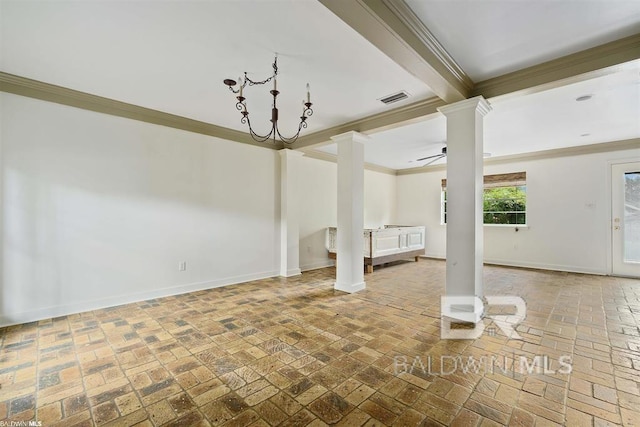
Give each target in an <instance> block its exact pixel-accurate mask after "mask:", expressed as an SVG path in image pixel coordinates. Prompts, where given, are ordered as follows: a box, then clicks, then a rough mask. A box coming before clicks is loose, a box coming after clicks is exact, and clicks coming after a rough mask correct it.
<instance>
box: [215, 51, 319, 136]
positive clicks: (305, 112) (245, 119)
mask: <svg viewBox="0 0 640 427" xmlns="http://www.w3.org/2000/svg"><path fill="white" fill-rule="evenodd" d="M277 76H278V55H277V54H276V56H275V59H274V60H273V75H272V76H271V77H269V78H268V79H265V80H262V81H253V80H251V79H250V78H249V76H247V72H246V71H245V72H244V79H242V78H241V77H238V81H237V82H236V81H235V80H233V79H225V80H224V84H226V85H227V86H229V90H230V91H231V92H233V93H236V94H238V96H236V99H237V100H238V102H237V103H236V109H237V110H238V111H240V114H242V118H241V119H240V122H241V123H242V124H246V125H248V126H249V133H250V134H251V137H252V138H253V139H254V140H255V141H257V142H265V141H267V140H268V139H271V138H273V142H274V143H275V142H276V138H278V139H280V141H282V142H283V143H285V144H293V143H294V142H296V140H297V139H298V136H300V131H301V130H302V129H306V128H307V118H308V117H311V115H312V114H313V110H312V109H311V105H313V104H311V92H310V90H309V83H307V100H306V102H305V101H304V100H303V101H302V115H301V116H300V124H299V125H298V132H296V134H295V135H293V136H292V137H285V136H282V134H281V133H280V129H279V128H278V105H277V98H278V94H279V93H280V92H278V82H277V78H276V77H277ZM272 80H273V89H272V90H270V91H269V93H271V95H272V96H273V104H272V107H271V120H270V121H271V131H270V132H269V133H268V134H266V135H260V134H258V133H256V132H255V131H254V130H253V128H252V127H251V120H250V119H249V111H248V110H247V98H245V97H244V88H245V87H246V86H247V85H249V86H256V85H263V84H266V83H269V82H270V81H272ZM235 86H237V87H238V88H237V89H235Z"/></svg>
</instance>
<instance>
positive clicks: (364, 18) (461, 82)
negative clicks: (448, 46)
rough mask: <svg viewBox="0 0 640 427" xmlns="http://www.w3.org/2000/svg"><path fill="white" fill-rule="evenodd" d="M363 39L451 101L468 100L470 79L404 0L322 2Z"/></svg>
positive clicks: (440, 95)
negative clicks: (466, 77)
mask: <svg viewBox="0 0 640 427" xmlns="http://www.w3.org/2000/svg"><path fill="white" fill-rule="evenodd" d="M319 1H320V2H321V3H322V4H323V5H324V6H325V7H327V9H329V10H330V11H331V12H333V13H334V14H335V15H336V16H337V17H338V18H340V19H341V20H342V21H344V22H345V23H346V24H347V25H349V26H350V27H351V28H353V29H354V30H355V31H357V32H358V33H359V34H360V35H361V36H362V37H364V38H365V39H366V40H367V41H369V42H370V43H371V44H372V45H374V46H375V47H377V48H378V49H379V50H380V51H381V52H382V53H384V54H385V55H387V56H388V57H389V58H390V59H391V60H392V61H394V62H395V63H397V64H398V65H400V66H401V67H402V68H404V69H405V70H406V71H407V72H409V73H410V74H412V75H413V76H415V77H416V78H417V79H419V80H421V81H422V82H424V83H425V84H426V85H427V86H429V88H430V89H431V90H432V91H433V93H434V94H435V95H436V96H438V97H440V98H442V99H444V100H445V101H447V102H456V101H460V100H462V99H465V98H467V97H468V95H469V92H470V85H469V83H470V80H468V79H465V78H464V77H463V76H464V73H462V70H461V69H460V67H459V66H457V65H455V62H454V61H453V59H451V57H450V56H449V55H448V54H447V53H446V51H445V50H444V49H443V48H442V46H440V44H439V43H438V42H437V41H436V40H435V37H433V35H432V34H431V33H429V31H428V30H427V29H426V27H424V24H421V23H420V21H419V19H418V18H417V17H416V16H415V15H414V14H413V12H411V10H410V9H409V7H408V6H407V5H406V4H404V3H403V2H401V0H391V1H387V0H349V1H345V0H319Z"/></svg>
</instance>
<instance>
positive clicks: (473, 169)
mask: <svg viewBox="0 0 640 427" xmlns="http://www.w3.org/2000/svg"><path fill="white" fill-rule="evenodd" d="M438 111H440V112H441V113H442V114H444V115H445V116H446V117H447V282H446V295H447V296H457V297H468V298H469V299H468V301H474V302H473V303H471V304H469V305H467V304H464V306H465V307H458V308H459V309H460V310H462V311H468V312H471V311H473V313H474V316H473V317H472V318H473V319H474V321H475V322H477V321H479V320H480V317H481V316H482V311H483V307H482V305H481V304H479V300H478V299H477V298H473V297H479V298H482V296H483V285H482V262H483V229H482V227H483V225H482V224H483V219H482V197H483V186H484V185H483V179H484V178H483V171H482V169H483V155H482V150H483V144H482V133H483V129H482V121H483V118H484V116H485V115H486V114H487V113H488V112H489V111H491V107H490V106H489V104H488V103H487V101H486V100H485V99H484V98H483V97H481V96H479V97H475V98H471V99H466V100H464V101H460V102H456V103H454V104H450V105H447V106H444V107H441V108H439V109H438ZM467 318H468V317H467Z"/></svg>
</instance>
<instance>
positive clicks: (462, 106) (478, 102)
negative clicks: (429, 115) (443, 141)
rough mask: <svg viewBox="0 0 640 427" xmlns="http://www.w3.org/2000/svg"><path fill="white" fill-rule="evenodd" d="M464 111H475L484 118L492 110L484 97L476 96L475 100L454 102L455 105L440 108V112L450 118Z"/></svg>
mask: <svg viewBox="0 0 640 427" xmlns="http://www.w3.org/2000/svg"><path fill="white" fill-rule="evenodd" d="M463 110H475V111H477V112H479V113H480V114H482V116H486V115H487V114H488V113H489V111H491V110H492V108H491V105H490V104H489V102H488V101H487V100H486V99H484V97H483V96H476V97H473V98H469V99H465V100H463V101H459V102H454V103H453V104H448V105H445V106H443V107H439V108H438V111H439V112H441V113H442V114H444V115H445V116H448V115H449V114H453V113H457V112H458V111H463Z"/></svg>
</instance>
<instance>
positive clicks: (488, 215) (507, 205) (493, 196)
mask: <svg viewBox="0 0 640 427" xmlns="http://www.w3.org/2000/svg"><path fill="white" fill-rule="evenodd" d="M526 180H527V173H526V172H517V173H505V174H498V175H485V177H484V200H483V211H484V214H483V220H484V223H485V224H503V225H509V224H513V225H525V224H526V223H527V183H526ZM441 200H442V202H441V205H442V223H443V224H446V223H447V180H446V179H443V180H442V199H441Z"/></svg>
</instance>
